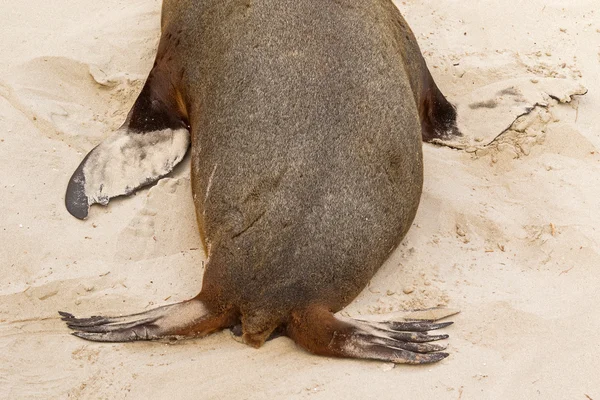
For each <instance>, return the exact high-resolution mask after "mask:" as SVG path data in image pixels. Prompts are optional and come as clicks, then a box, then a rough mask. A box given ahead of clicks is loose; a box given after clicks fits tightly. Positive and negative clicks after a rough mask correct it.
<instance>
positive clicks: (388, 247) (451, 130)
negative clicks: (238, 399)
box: [61, 0, 458, 364]
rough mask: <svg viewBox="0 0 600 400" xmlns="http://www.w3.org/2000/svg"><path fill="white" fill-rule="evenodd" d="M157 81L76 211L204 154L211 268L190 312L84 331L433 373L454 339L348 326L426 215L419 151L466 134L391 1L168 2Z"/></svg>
mask: <svg viewBox="0 0 600 400" xmlns="http://www.w3.org/2000/svg"><path fill="white" fill-rule="evenodd" d="M161 25H162V36H161V39H160V44H159V48H158V54H157V57H156V62H155V64H154V67H153V69H152V71H151V72H150V75H149V77H148V80H147V82H146V84H145V86H144V88H143V90H142V92H141V94H140V96H139V98H138V99H137V101H136V103H135V104H134V106H133V109H132V110H131V112H130V113H129V116H128V118H127V120H126V122H125V124H124V125H123V126H122V128H120V129H119V130H118V131H117V132H116V134H114V135H113V136H111V137H109V138H108V139H107V140H106V141H104V142H103V143H102V144H100V145H99V146H98V147H96V148H95V149H93V150H92V151H91V152H90V153H89V155H88V156H87V157H86V158H85V159H84V160H83V162H82V163H81V165H80V166H79V168H78V169H77V170H76V171H75V173H74V175H73V177H72V178H71V181H70V183H69V186H68V189H67V194H66V206H67V208H68V210H69V211H70V212H71V213H72V214H73V215H74V216H76V217H78V218H85V217H86V216H87V213H88V208H89V206H90V205H91V204H93V203H103V204H106V203H107V202H108V200H109V199H110V198H112V197H115V196H119V195H124V194H128V193H131V192H133V191H134V190H136V189H138V188H139V187H141V186H144V185H147V184H149V183H152V182H154V181H156V180H157V179H159V178H160V177H162V176H164V175H166V174H167V173H169V172H170V171H171V170H172V169H173V167H174V166H175V165H176V164H177V163H178V162H180V161H181V159H182V158H183V156H184V155H185V153H186V151H187V148H188V145H189V143H191V152H192V156H191V160H192V161H191V163H192V179H191V181H192V191H193V198H194V204H195V208H196V214H197V219H198V226H199V230H200V233H201V238H202V242H203V244H204V248H205V250H206V254H207V257H208V262H207V264H206V269H205V272H204V278H203V283H202V290H201V291H200V293H199V294H198V295H197V296H196V297H195V298H193V299H191V300H189V301H185V302H181V303H177V304H173V305H168V306H165V307H160V308H157V309H154V310H151V311H148V312H144V313H140V314H135V315H130V316H124V317H114V318H111V317H91V318H83V319H78V318H75V317H74V316H73V315H71V314H68V313H61V315H62V317H63V320H64V321H66V322H67V324H68V326H69V327H70V328H72V329H74V330H76V332H75V333H74V334H75V335H76V336H78V337H81V338H83V339H87V340H93V341H101V342H126V341H134V340H153V339H161V338H182V337H191V336H204V335H208V334H210V333H212V332H216V331H219V330H222V329H225V328H231V327H234V326H237V325H239V324H241V332H242V335H243V340H244V341H245V342H246V343H248V344H249V345H252V346H255V347H260V346H261V345H262V344H263V343H264V342H265V340H267V339H268V338H269V337H270V336H271V335H272V334H273V333H274V332H275V331H280V332H281V333H283V334H285V335H287V336H289V337H290V338H291V339H292V340H294V341H295V342H296V343H297V344H298V345H299V346H301V347H303V348H304V349H306V350H308V351H311V352H313V353H316V354H321V355H327V356H337V357H354V358H365V359H376V360H384V361H391V362H394V363H411V364H420V363H431V362H436V361H439V360H441V359H443V358H445V357H446V356H447V355H448V354H447V353H444V352H441V351H442V350H444V349H445V347H443V346H440V345H436V344H430V343H427V342H431V341H435V340H439V339H445V338H447V335H429V334H428V333H427V331H429V330H434V329H439V328H443V327H446V326H448V325H449V324H450V323H434V321H425V322H423V321H420V322H394V321H390V322H366V321H359V320H353V319H349V318H345V317H340V316H335V315H334V313H335V312H337V311H339V310H341V309H342V308H343V307H345V306H346V305H347V304H349V303H350V302H351V301H352V300H353V299H354V298H355V297H356V296H357V295H358V294H359V293H360V291H361V290H362V289H363V288H364V287H365V286H366V285H367V283H368V282H369V280H370V279H371V277H372V276H373V274H374V273H375V272H376V271H377V269H378V268H379V267H380V266H381V265H382V264H383V262H384V261H385V260H386V258H387V257H388V256H389V255H390V253H391V252H392V251H393V250H394V249H395V248H396V247H397V246H398V244H399V243H400V241H401V240H402V238H403V237H404V235H405V234H406V232H407V231H408V229H409V227H410V226H411V223H412V221H413V219H414V217H415V213H416V211H417V207H418V204H419V200H420V196H421V191H422V184H423V161H422V149H421V146H422V145H421V138H423V139H424V140H432V139H434V138H441V137H446V136H448V135H455V134H458V131H457V129H456V124H455V120H456V112H455V109H454V107H453V106H452V105H451V104H450V103H449V102H448V101H447V100H446V99H445V98H444V96H443V95H442V93H441V92H440V91H439V89H438V88H437V86H436V84H435V83H434V81H433V78H432V77H431V74H430V73H429V70H428V69H427V65H426V64H425V61H424V59H423V57H422V55H421V52H420V50H419V47H418V45H417V42H416V39H415V37H414V35H413V33H412V32H411V30H410V28H409V27H408V25H407V24H406V22H405V21H404V19H403V18H402V16H401V15H400V13H399V11H398V9H397V8H396V7H395V6H394V4H393V3H392V1H391V0H365V1H360V2H357V1H355V0H327V1H324V0H289V1H285V0H255V1H252V0H165V1H164V4H163V10H162V23H161Z"/></svg>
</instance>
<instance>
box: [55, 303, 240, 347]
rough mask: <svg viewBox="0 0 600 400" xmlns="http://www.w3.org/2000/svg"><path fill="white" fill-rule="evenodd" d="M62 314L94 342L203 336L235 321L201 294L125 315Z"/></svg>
mask: <svg viewBox="0 0 600 400" xmlns="http://www.w3.org/2000/svg"><path fill="white" fill-rule="evenodd" d="M59 314H60V315H61V317H62V320H63V321H65V322H66V323H67V326H68V327H69V328H71V329H73V330H74V331H75V332H73V335H75V336H77V337H80V338H82V339H86V340H91V341H94V342H132V341H137V340H158V339H179V338H185V337H202V336H206V335H209V334H211V333H214V332H217V331H220V330H222V329H225V328H228V327H231V326H233V325H234V324H235V322H236V316H235V314H234V313H233V312H231V311H221V312H215V311H211V309H210V307H209V306H208V305H207V303H206V302H204V301H203V300H201V299H200V298H199V297H196V298H194V299H192V300H188V301H184V302H181V303H176V304H172V305H168V306H164V307H159V308H155V309H153V310H150V311H146V312H143V313H139V314H132V315H127V316H123V317H90V318H75V317H74V316H73V315H71V314H69V313H65V312H59Z"/></svg>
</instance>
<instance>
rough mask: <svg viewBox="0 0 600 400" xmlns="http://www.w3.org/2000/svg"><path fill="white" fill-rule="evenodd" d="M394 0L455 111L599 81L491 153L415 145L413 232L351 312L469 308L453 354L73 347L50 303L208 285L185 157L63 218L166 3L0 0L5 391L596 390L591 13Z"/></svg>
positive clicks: (199, 395) (580, 3)
mask: <svg viewBox="0 0 600 400" xmlns="http://www.w3.org/2000/svg"><path fill="white" fill-rule="evenodd" d="M397 4H398V6H399V8H400V9H401V11H402V12H403V13H404V15H405V17H406V19H407V20H408V21H409V23H410V24H411V26H412V28H413V30H414V31H415V33H416V36H417V37H418V39H419V42H420V44H421V47H422V50H423V52H424V53H425V56H426V59H427V61H428V63H429V65H430V67H431V69H432V71H433V74H434V76H435V77H436V79H437V81H438V83H439V85H440V87H441V88H442V89H443V90H444V91H445V92H446V94H447V95H448V97H449V98H450V99H451V100H453V101H457V99H460V98H465V97H468V96H469V94H470V93H471V92H472V91H473V90H475V89H478V88H481V87H484V86H486V85H490V84H495V83H497V82H500V81H505V80H508V79H514V78H522V77H526V78H528V79H534V80H535V79H536V77H537V78H539V79H541V78H545V77H553V78H557V77H558V78H569V79H575V80H576V81H578V82H581V83H583V84H584V85H585V86H586V87H587V88H588V89H589V93H588V94H587V95H586V96H584V97H581V98H579V99H575V100H574V101H573V102H571V103H570V104H564V105H559V104H557V102H556V101H549V107H548V108H547V109H538V110H536V111H535V112H534V113H532V114H530V115H529V116H527V117H525V118H524V120H523V121H521V122H519V123H517V124H516V125H515V126H513V128H514V129H511V130H509V131H507V132H505V133H503V134H502V135H501V136H500V137H499V138H497V139H496V140H495V141H493V142H492V143H491V144H490V145H489V146H484V144H486V143H483V140H482V139H481V138H480V139H479V142H477V141H476V142H472V143H471V145H470V146H469V147H467V148H466V149H465V150H453V149H450V148H447V147H434V146H432V145H429V144H427V145H424V148H425V166H426V176H425V191H424V194H423V200H422V203H421V207H420V210H419V214H418V216H417V219H416V221H415V223H414V226H413V228H412V230H411V231H410V233H409V235H408V236H407V238H406V239H405V240H404V243H403V244H402V245H401V246H400V248H399V249H398V250H397V251H396V252H395V254H394V255H393V257H392V258H391V259H390V260H389V261H388V262H387V263H386V264H385V265H384V266H383V267H382V268H381V270H380V272H379V273H378V274H377V275H376V277H375V278H374V279H373V281H372V282H371V285H370V287H369V288H368V289H367V290H365V291H364V293H363V294H362V295H361V296H360V297H359V298H358V299H357V300H356V301H355V302H354V303H352V305H351V306H349V307H348V308H347V309H346V310H345V311H344V312H345V313H347V314H348V315H352V316H356V315H365V314H373V313H383V312H392V311H398V310H402V309H408V308H422V307H433V306H438V305H443V306H448V307H451V308H458V309H461V310H462V313H461V314H460V315H458V316H456V317H454V321H455V322H456V324H455V325H454V326H453V327H451V328H449V329H448V330H447V332H448V333H449V334H451V339H450V341H449V343H450V347H449V350H450V352H451V353H452V355H451V357H449V358H448V359H446V360H444V361H443V362H441V363H439V364H437V365H432V366H425V367H407V366H396V367H395V368H392V365H389V364H381V363H377V362H363V361H353V360H338V359H327V358H320V357H315V356H311V355H309V354H307V353H305V352H303V351H301V350H299V349H298V348H297V347H296V346H295V345H294V344H293V343H292V342H291V341H289V340H288V339H286V338H281V339H277V340H275V341H272V342H269V343H267V344H266V345H265V346H264V347H263V348H262V349H260V350H255V349H252V348H250V347H248V346H245V345H243V344H240V343H238V342H236V341H234V340H232V339H231V337H230V334H229V333H228V332H223V333H220V334H216V335H214V336H211V337H209V338H205V339H202V340H190V341H186V342H179V343H177V344H174V345H168V344H163V343H133V344H115V345H110V344H94V343H88V342H84V341H81V340H78V339H76V338H74V337H72V336H70V335H69V334H68V333H69V332H68V330H67V328H66V327H65V326H64V325H63V323H61V322H60V321H59V319H58V316H57V314H56V312H57V310H66V311H71V312H73V313H75V314H77V315H83V316H85V315H88V314H94V313H99V312H102V313H117V314H120V313H128V312H135V311H139V310H143V309H145V308H148V307H152V306H155V305H159V304H165V303H169V302H174V301H179V300H183V299H186V298H189V297H190V296H193V295H195V294H196V292H197V290H198V289H199V287H200V280H201V275H202V261H203V259H204V256H203V253H202V250H200V249H199V247H200V243H199V238H198V234H197V230H196V226H195V219H194V213H193V209H192V203H191V196H190V187H189V178H188V176H189V173H188V167H187V164H188V163H189V161H186V162H185V163H184V164H186V165H184V166H183V167H181V168H179V169H178V170H177V171H176V173H175V174H174V175H173V177H172V178H171V179H164V180H162V181H161V182H160V183H159V184H158V185H156V186H155V187H153V188H151V189H149V190H144V191H142V192H140V193H138V194H137V195H136V196H134V197H133V198H129V199H125V200H119V201H113V202H111V204H110V206H109V207H107V208H102V207H98V206H96V207H94V208H93V209H92V211H91V214H90V217H89V219H88V220H87V221H85V222H81V221H78V220H76V219H74V218H73V217H71V216H70V215H69V214H68V213H67V212H66V210H65V208H64V206H63V195H64V191H65V188H66V184H67V181H68V178H69V177H70V175H71V173H72V172H73V170H74V169H75V168H76V167H77V165H78V164H79V162H80V161H81V159H82V157H83V156H84V154H85V153H86V152H87V151H89V150H90V149H91V148H92V147H93V146H94V145H96V144H97V143H98V142H99V141H101V139H102V138H103V137H105V136H106V135H107V134H108V133H109V132H110V131H111V130H113V129H115V128H117V127H118V126H119V125H120V123H121V122H122V121H123V119H124V117H125V115H126V113H127V111H128V110H129V107H130V106H131V104H132V102H133V101H134V100H135V96H136V93H137V91H139V90H140V88H141V85H142V83H143V80H144V78H145V75H146V74H147V72H148V71H149V68H150V67H151V65H152V61H153V57H154V51H155V46H156V44H157V39H158V35H159V31H158V29H159V12H160V1H158V0H143V1H133V0H129V1H126V0H105V1H102V2H100V1H95V0H79V1H77V2H73V1H67V0H55V1H52V2H48V1H42V0H31V1H27V2H25V1H5V2H3V3H2V4H1V5H0V26H1V27H2V31H1V38H0V54H1V55H2V56H1V57H0V190H1V191H0V201H1V204H2V207H1V208H0V217H1V218H0V243H1V247H0V261H1V263H0V270H1V274H0V398H3V399H26V398H36V399H64V398H67V397H71V398H83V399H101V398H102V399H120V398H135V399H138V398H139V399H143V398H154V399H163V398H165V399H166V398H178V399H225V398H236V399H279V398H286V399H288V398H312V399H338V398H339V399H346V398H348V399H349V398H361V399H399V398H405V399H581V400H586V398H589V399H594V400H598V399H600V374H599V373H598V371H600V362H599V361H598V359H599V358H600V340H599V339H600V333H599V332H600V256H599V251H600V232H599V230H600V213H599V211H598V210H600V133H599V127H600V112H599V109H600V11H599V10H598V0H573V1H570V2H565V1H558V0H531V1H528V2H500V1H493V0H481V1H477V2H474V1H456V0H436V1H434V0H422V1H402V2H400V1H398V2H397ZM484 100H486V99H482V101H484ZM479 122H481V120H479ZM484 126H485V125H484ZM490 126H491V125H490ZM490 129H491V128H490ZM496 133H498V132H496ZM496 133H494V132H491V130H490V131H489V132H487V134H491V135H494V137H495V135H496ZM472 139H477V138H472ZM477 143H479V145H477ZM586 396H587V397H586Z"/></svg>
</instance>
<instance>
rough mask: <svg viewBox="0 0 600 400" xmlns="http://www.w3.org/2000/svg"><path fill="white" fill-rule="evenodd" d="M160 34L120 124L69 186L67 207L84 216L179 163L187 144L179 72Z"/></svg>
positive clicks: (78, 169)
mask: <svg viewBox="0 0 600 400" xmlns="http://www.w3.org/2000/svg"><path fill="white" fill-rule="evenodd" d="M170 38H171V37H170V36H168V35H163V38H162V39H161V43H160V46H159V51H158V55H157V58H156V63H155V65H154V68H153V69H152V71H151V72H150V75H149V77H148V79H147V81H146V84H145V85H144V88H143V89H142V92H141V93H140V95H139V97H138V99H137V100H136V102H135V104H134V106H133V108H132V109H131V111H130V112H129V115H128V117H127V120H126V121H125V123H124V124H123V126H122V127H121V128H119V129H118V130H117V131H116V132H115V133H114V134H113V135H111V136H109V137H108V138H107V139H106V140H105V141H104V142H102V143H101V144H100V145H98V146H97V147H96V148H94V149H93V150H92V151H91V152H90V153H89V154H88V155H87V156H86V157H85V158H84V160H83V161H82V162H81V164H80V165H79V167H78V168H77V170H76V171H75V173H74V174H73V176H72V177H71V180H70V181H69V185H68V187H67V193H66V196H65V204H66V207H67V210H68V211H69V212H70V213H71V214H72V215H73V216H75V217H77V218H79V219H85V218H86V217H87V215H88V211H89V207H90V206H91V205H92V204H96V203H100V204H102V205H106V204H108V202H109V200H110V199H111V198H114V197H117V196H123V195H128V194H131V193H133V192H135V191H136V190H137V189H139V188H141V187H143V186H146V185H149V184H151V183H154V182H156V181H157V180H159V179H160V178H162V177H164V176H165V175H167V174H168V173H169V172H171V171H172V170H173V168H175V166H176V165H177V164H178V163H179V162H181V160H182V159H183V157H184V156H185V154H186V152H187V150H188V147H189V144H190V133H189V128H188V122H187V111H186V106H185V104H184V101H183V97H182V94H181V93H180V92H179V90H178V89H177V86H178V85H177V81H178V79H180V73H179V72H176V71H174V68H173V62H171V61H169V57H168V56H169V52H170V49H171V46H170V44H169V40H170Z"/></svg>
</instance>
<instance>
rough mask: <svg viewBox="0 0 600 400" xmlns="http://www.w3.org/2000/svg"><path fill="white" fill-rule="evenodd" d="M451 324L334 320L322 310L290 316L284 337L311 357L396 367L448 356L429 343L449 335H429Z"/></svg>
mask: <svg viewBox="0 0 600 400" xmlns="http://www.w3.org/2000/svg"><path fill="white" fill-rule="evenodd" d="M451 324H452V322H446V323H433V321H419V322H367V321H359V320H352V319H350V318H344V317H336V316H334V315H333V313H331V312H330V311H329V310H327V309H326V308H325V307H311V308H308V309H306V310H303V311H301V312H297V313H295V314H294V315H293V317H292V320H291V322H290V323H289V324H288V326H287V332H286V333H287V335H288V336H289V337H290V338H292V339H293V340H294V341H295V342H296V343H297V344H298V345H299V346H301V347H303V348H304V349H306V350H308V351H310V352H311V353H314V354H319V355H324V356H330V357H348V358H363V359H371V360H380V361H389V362H393V363H398V364H428V363H434V362H438V361H440V360H443V359H444V358H446V357H448V353H443V352H441V351H442V350H444V349H445V348H446V347H445V346H440V345H436V344H430V343H428V342H433V341H436V340H441V339H446V338H448V335H429V334H427V331H430V330H435V329H441V328H444V327H446V326H448V325H451Z"/></svg>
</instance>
